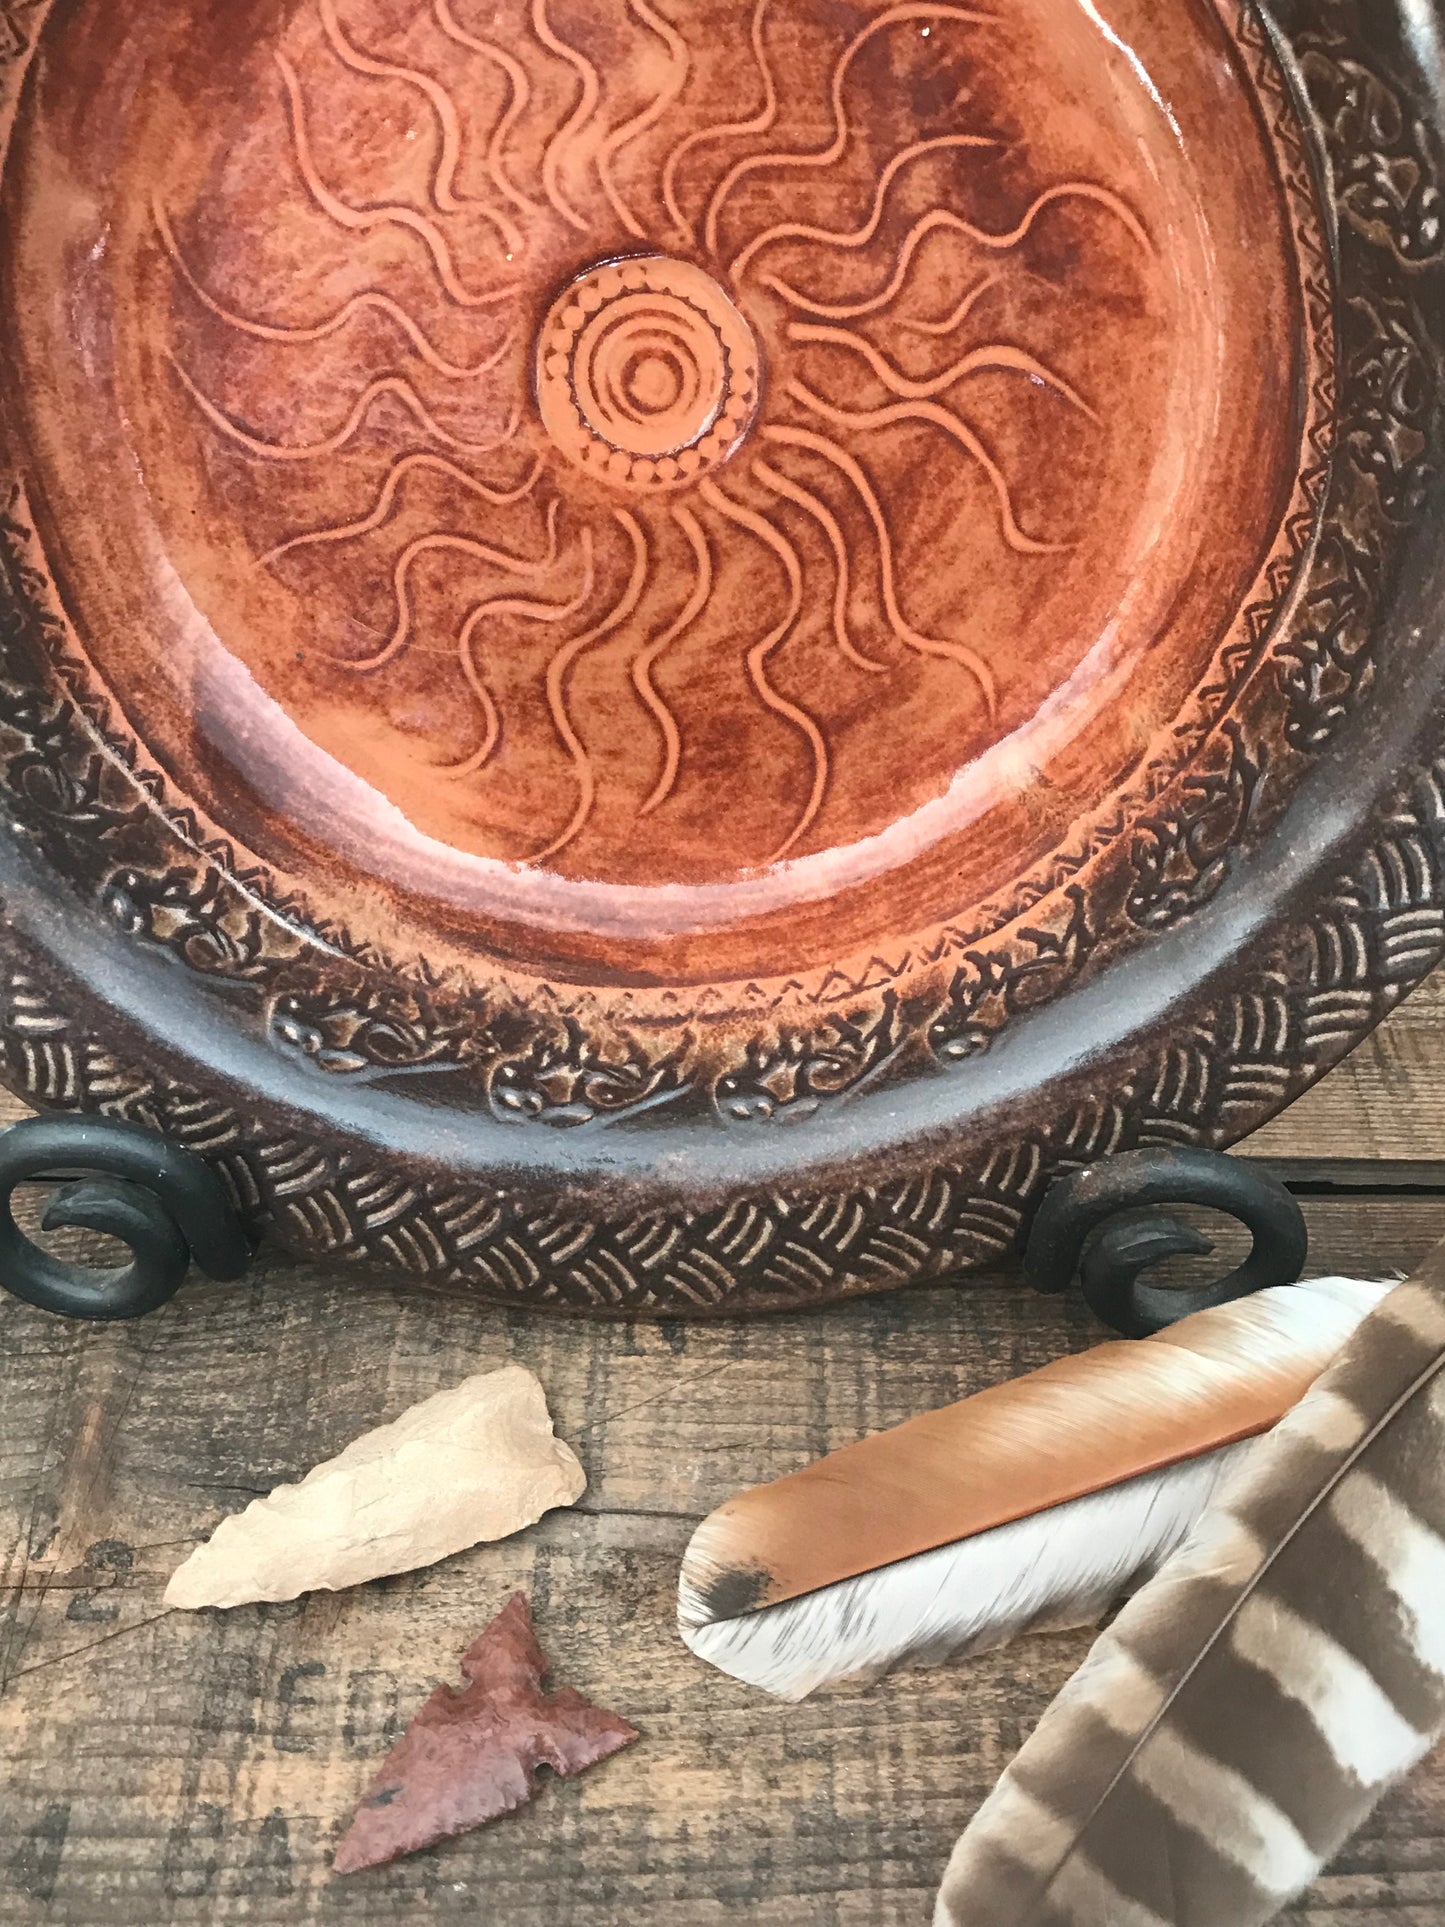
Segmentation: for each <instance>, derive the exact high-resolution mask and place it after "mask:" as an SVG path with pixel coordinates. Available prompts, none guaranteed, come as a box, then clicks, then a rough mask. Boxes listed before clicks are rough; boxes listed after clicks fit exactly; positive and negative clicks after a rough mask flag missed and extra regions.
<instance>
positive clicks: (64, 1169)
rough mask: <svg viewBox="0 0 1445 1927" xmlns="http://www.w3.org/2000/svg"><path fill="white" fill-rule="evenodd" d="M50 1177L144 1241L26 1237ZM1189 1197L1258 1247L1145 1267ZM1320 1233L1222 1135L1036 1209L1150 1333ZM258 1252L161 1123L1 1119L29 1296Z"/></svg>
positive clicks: (1251, 1280) (44, 1298)
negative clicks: (85, 1250)
mask: <svg viewBox="0 0 1445 1927" xmlns="http://www.w3.org/2000/svg"><path fill="white" fill-rule="evenodd" d="M77 1173H84V1174H85V1175H83V1176H77V1175H76V1174H77ZM47 1179H50V1180H64V1182H62V1183H61V1187H60V1189H59V1190H57V1191H56V1193H55V1195H54V1196H53V1197H52V1198H51V1200H50V1203H49V1206H48V1207H47V1209H46V1211H45V1214H44V1217H43V1219H42V1223H43V1225H44V1227H45V1229H46V1230H47V1231H51V1230H57V1229H60V1228H62V1227H77V1228H80V1229H84V1230H88V1231H100V1232H106V1233H108V1234H109V1235H111V1236H112V1237H115V1238H118V1239H120V1240H121V1242H122V1243H123V1244H125V1245H126V1246H128V1247H129V1250H130V1253H131V1256H130V1260H129V1262H128V1263H126V1264H123V1265H119V1266H115V1267H113V1268H111V1269H108V1270H102V1269H98V1268H95V1267H92V1266H86V1265H76V1264H70V1263H67V1262H66V1261H65V1260H63V1259H60V1258H57V1257H55V1256H53V1255H52V1254H51V1253H50V1252H48V1251H43V1250H42V1249H41V1248H40V1246H38V1245H36V1244H34V1243H33V1242H32V1241H31V1240H30V1239H29V1238H28V1237H26V1235H25V1233H24V1232H23V1231H22V1230H21V1229H20V1227H19V1225H18V1224H17V1223H16V1222H15V1216H14V1211H13V1200H14V1193H15V1191H16V1189H17V1188H18V1187H19V1186H20V1185H22V1184H31V1183H35V1182H37V1181H44V1180H47ZM1181 1204H1192V1205H1206V1206H1210V1207H1212V1208H1214V1209H1215V1210H1219V1211H1224V1212H1227V1213H1228V1214H1229V1215H1230V1216H1232V1217H1235V1218H1237V1219H1239V1220H1240V1221H1241V1222H1242V1223H1243V1224H1245V1225H1246V1226H1247V1227H1248V1229H1249V1230H1250V1232H1251V1233H1252V1235H1253V1246H1252V1248H1251V1250H1250V1253H1249V1256H1248V1257H1247V1258H1246V1259H1245V1260H1244V1262H1243V1263H1242V1264H1240V1265H1238V1266H1236V1268H1235V1269H1234V1270H1233V1271H1231V1272H1229V1273H1228V1274H1227V1275H1226V1276H1225V1277H1223V1278H1221V1279H1219V1280H1218V1281H1217V1282H1216V1283H1214V1284H1212V1285H1206V1286H1202V1287H1195V1288H1191V1289H1187V1290H1172V1289H1164V1288H1161V1287H1159V1286H1157V1285H1150V1284H1149V1283H1147V1282H1146V1281H1145V1280H1144V1279H1143V1277H1142V1275H1141V1274H1142V1273H1143V1272H1144V1271H1145V1270H1146V1269H1147V1268H1148V1267H1149V1266H1150V1265H1153V1264H1157V1263H1158V1262H1159V1261H1160V1260H1161V1259H1164V1258H1168V1257H1174V1256H1178V1255H1181V1254H1184V1253H1190V1254H1194V1255H1201V1256H1202V1255H1207V1254H1208V1253H1209V1252H1210V1251H1211V1250H1212V1249H1213V1246H1212V1244H1211V1243H1210V1241H1209V1239H1208V1238H1206V1237H1203V1236H1202V1235H1201V1234H1200V1233H1199V1232H1197V1231H1194V1230H1191V1229H1190V1228H1189V1227H1187V1226H1185V1225H1183V1224H1181V1223H1180V1222H1179V1221H1178V1220H1177V1219H1176V1218H1173V1217H1171V1216H1170V1215H1169V1213H1168V1211H1167V1209H1166V1208H1165V1207H1167V1206H1169V1205H1181ZM1307 1243H1308V1240H1307V1234H1306V1231H1305V1223H1304V1218H1303V1216H1302V1214H1301V1212H1300V1208H1299V1206H1298V1204H1296V1202H1295V1200H1294V1199H1293V1197H1291V1195H1290V1193H1289V1192H1288V1191H1287V1190H1286V1189H1285V1188H1284V1186H1283V1185H1282V1184H1280V1183H1279V1182H1278V1181H1277V1180H1276V1179H1274V1178H1271V1177H1269V1176H1267V1175H1266V1174H1265V1173H1264V1172H1262V1171H1259V1170H1257V1169H1256V1168H1254V1167H1252V1166H1250V1165H1248V1164H1245V1163H1242V1162H1240V1161H1239V1160H1237V1159H1234V1158H1230V1157H1226V1156H1225V1155H1224V1153H1222V1152H1219V1151H1199V1150H1167V1151H1127V1152H1123V1153H1121V1154H1120V1155H1118V1156H1116V1157H1111V1158H1105V1159H1102V1160H1101V1161H1100V1162H1099V1163H1097V1164H1092V1165H1089V1166H1087V1167H1086V1168H1085V1169H1084V1170H1082V1171H1077V1172H1074V1173H1073V1174H1071V1175H1070V1176H1068V1177H1064V1178H1060V1179H1059V1180H1057V1181H1056V1182H1055V1184H1054V1185H1053V1187H1052V1189H1051V1190H1050V1191H1049V1192H1048V1194H1047V1195H1046V1197H1045V1198H1044V1201H1043V1203H1042V1204H1041V1205H1040V1207H1039V1209H1038V1212H1037V1215H1036V1216H1035V1218H1034V1222H1033V1227H1032V1230H1031V1232H1030V1234H1029V1239H1028V1244H1027V1248H1026V1251H1025V1254H1024V1276H1025V1277H1026V1279H1027V1280H1028V1282H1029V1283H1030V1284H1031V1285H1033V1287H1034V1288H1035V1290H1037V1291H1041V1292H1050V1293H1058V1292H1063V1291H1067V1290H1068V1289H1069V1287H1070V1285H1071V1284H1072V1283H1073V1280H1074V1278H1075V1276H1077V1277H1078V1278H1079V1280H1080V1283H1081V1286H1082V1289H1083V1294H1084V1297H1085V1298H1086V1299H1087V1301H1088V1303H1089V1304H1090V1305H1091V1306H1092V1307H1093V1309H1094V1310H1095V1312H1097V1313H1098V1315H1099V1316H1100V1317H1101V1318H1102V1319H1103V1320H1104V1321H1105V1322H1106V1323H1107V1324H1110V1325H1112V1326H1113V1327H1114V1328H1115V1330H1116V1331H1120V1332H1122V1333H1124V1335H1125V1336H1126V1337H1131V1338H1136V1337H1142V1336H1144V1335H1145V1334H1147V1333H1149V1332H1155V1331H1159V1330H1162V1329H1163V1327H1164V1326H1166V1325H1170V1324H1173V1323H1174V1322H1175V1321H1176V1320H1177V1319H1179V1318H1182V1317H1184V1316H1186V1315H1187V1314H1188V1313H1190V1312H1193V1311H1200V1310H1203V1309H1204V1308H1205V1307H1207V1306H1211V1305H1221V1304H1225V1303H1227V1302H1228V1301H1229V1300H1231V1299H1234V1298H1242V1297H1244V1296H1246V1295H1247V1294H1248V1293H1250V1292H1253V1291H1259V1290H1261V1289H1263V1288H1264V1287H1265V1286H1267V1285H1280V1284H1291V1283H1293V1282H1294V1280H1295V1279H1297V1278H1298V1277H1299V1275H1300V1272H1301V1271H1302V1270H1303V1268H1304V1262H1305V1255H1306V1250H1307ZM251 1258H252V1245H251V1240H250V1239H249V1237H248V1236H247V1234H246V1231H245V1228H244V1226H243V1225H242V1223H241V1220H240V1217H239V1215H238V1214H237V1212H236V1209H235V1207H234V1205H233V1204H232V1202H231V1200H230V1198H229V1197H228V1196H227V1194H226V1191H225V1189H224V1187H223V1186H222V1184H221V1182H220V1179H219V1178H218V1177H217V1176H216V1174H215V1173H214V1172H213V1171H212V1170H211V1169H210V1167H209V1166H208V1165H206V1164H205V1163H204V1162H203V1161H202V1160H201V1159H200V1158H199V1157H197V1156H196V1155H195V1153H194V1152H192V1151H186V1150H183V1149H182V1148H181V1147H180V1146H179V1145H175V1144H172V1143H170V1142H169V1141H168V1140H167V1139H166V1138H164V1137H163V1136H161V1135H160V1133H159V1132H156V1131H152V1130H149V1129H147V1128H146V1127H145V1126H143V1125H139V1124H131V1123H127V1122H125V1121H123V1120H121V1119H117V1118H98V1117H80V1116H57V1117H37V1118H27V1119H25V1120H24V1121H23V1122H21V1123H19V1124H13V1125H11V1126H10V1127H9V1129H8V1130H4V1131H0V1288H3V1289H5V1290H8V1291H10V1292H13V1293H14V1295H15V1296H16V1297H17V1298H23V1299H24V1300H25V1301H26V1302H27V1303H29V1304H32V1305H37V1306H39V1307H41V1309H43V1310H45V1311H52V1312H57V1313H59V1314H60V1315H61V1316H62V1317H66V1318H84V1319H99V1320H110V1319H122V1318H140V1317H143V1316H144V1315H145V1314H146V1313H147V1312H151V1311H155V1310H157V1309H158V1308H159V1307H160V1306H161V1305H163V1304H165V1303H166V1302H167V1301H168V1300H169V1299H170V1298H172V1297H174V1296H175V1294H176V1292H177V1291H178V1290H179V1289H180V1287H181V1284H182V1281H183V1280H184V1278H185V1276H186V1273H187V1271H188V1270H189V1268H190V1266H191V1265H192V1264H195V1265H196V1266H197V1267H198V1268H199V1269H200V1270H201V1271H203V1272H205V1273H206V1275H207V1276H208V1277H211V1278H216V1279H231V1278H239V1277H241V1276H242V1274H243V1273H244V1272H245V1271H246V1270H247V1268H248V1267H249V1265H250V1263H251Z"/></svg>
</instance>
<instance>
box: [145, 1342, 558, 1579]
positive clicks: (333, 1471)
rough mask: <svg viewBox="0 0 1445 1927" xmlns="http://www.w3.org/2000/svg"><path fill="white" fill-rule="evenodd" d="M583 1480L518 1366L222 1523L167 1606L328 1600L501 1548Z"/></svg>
mask: <svg viewBox="0 0 1445 1927" xmlns="http://www.w3.org/2000/svg"><path fill="white" fill-rule="evenodd" d="M586 1486H587V1475H586V1473H585V1472H584V1471H583V1470H582V1467H581V1465H580V1463H579V1462H578V1459H577V1456H576V1454H575V1453H574V1452H573V1451H572V1449H571V1447H570V1446H568V1445H566V1444H564V1443H563V1441H562V1440H561V1439H559V1438H557V1437H556V1436H555V1434H554V1433H553V1430H552V1419H551V1415H550V1413H549V1412H548V1410H547V1398H546V1394H545V1393H544V1392H543V1390H542V1387H541V1385H540V1384H539V1383H538V1381H537V1380H536V1378H534V1377H533V1375H532V1373H531V1372H529V1371H527V1370H526V1369H525V1368H524V1367H523V1366H521V1365H506V1366H503V1368H502V1369H501V1370H500V1371H495V1372H484V1373H480V1374H478V1375H477V1376H476V1377H475V1378H469V1379H467V1380H465V1381H464V1382H463V1383H462V1384H460V1385H458V1386H456V1387H454V1388H453V1389H452V1390H451V1391H448V1392H438V1393H436V1395H435V1396H434V1397H432V1398H428V1399H425V1400H423V1402H422V1403H421V1404H420V1405H414V1406H413V1407H412V1408H411V1410H410V1411H409V1412H404V1413H403V1414H402V1416H401V1417H400V1418H399V1419H396V1420H395V1421H394V1422H393V1423H392V1424H390V1425H383V1426H380V1427H378V1429H377V1430H376V1431H374V1432H366V1433H364V1434H363V1435H362V1437H360V1438H359V1439H356V1440H354V1441H353V1443H352V1444H350V1445H348V1446H347V1447H346V1449H345V1451H344V1452H341V1453H339V1454H338V1456H337V1457H336V1458H334V1459H328V1460H327V1461H326V1462H325V1464H323V1465H318V1466H317V1467H316V1468H315V1470H314V1471H311V1472H309V1473H308V1474H307V1475H306V1477H305V1478H304V1479H302V1480H301V1482H300V1483H299V1484H298V1485H282V1486H278V1487H277V1488H276V1490H275V1491H274V1492H272V1493H270V1494H269V1495H268V1496H267V1497H266V1498H264V1499H256V1500H253V1502H252V1503H251V1504H250V1505H248V1506H247V1508H246V1510H245V1511H244V1512H242V1513H239V1514H237V1515H236V1516H235V1517H234V1518H230V1519H225V1520H223V1521H222V1522H221V1524H220V1525H219V1526H218V1527H217V1528H216V1530H215V1532H214V1533H213V1534H212V1536H211V1538H210V1539H209V1540H208V1541H207V1542H206V1543H205V1544H204V1545H201V1546H197V1548H196V1550H195V1551H194V1552H193V1553H192V1554H191V1555H190V1557H189V1558H188V1559H187V1560H186V1561H185V1563H184V1564H183V1565H181V1566H180V1567H179V1568H178V1569H177V1571H176V1572H175V1573H174V1574H173V1575H172V1577H171V1582H170V1584H169V1585H168V1586H167V1587H166V1592H165V1602H164V1603H165V1604H166V1605H167V1606H177V1607H180V1608H182V1609H185V1610H191V1609H194V1608H196V1607H200V1606H242V1605H246V1604H248V1603H249V1602H251V1601H253V1600H260V1599H295V1598H297V1597H298V1596H299V1595H300V1594H301V1593H303V1592H315V1591H321V1590H325V1591H333V1592H334V1591H339V1590H340V1589H341V1588H342V1587H345V1586H359V1585H361V1584H363V1583H364V1582H365V1581H366V1580H368V1579H378V1578H380V1577H381V1576H382V1575H383V1574H384V1573H390V1572H411V1571H413V1570H415V1569H416V1568H417V1567H418V1566H429V1565H431V1564H433V1562H434V1561H436V1560H438V1559H445V1558H447V1557H448V1555H449V1554H451V1553H454V1552H461V1551H463V1550H465V1548H466V1547H468V1546H474V1545H477V1544H478V1543H479V1542H480V1541H482V1540H484V1539H503V1538H506V1537H507V1535H508V1534H509V1533H513V1532H520V1531H521V1529H522V1527H523V1526H529V1525H531V1524H532V1523H533V1522H534V1521H535V1520H537V1519H540V1518H541V1516H542V1514H543V1513H544V1512H549V1511H551V1509H552V1508H553V1507H554V1506H562V1505H571V1504H572V1503H573V1502H574V1501H575V1500H576V1499H578V1498H580V1497H581V1495H582V1493H583V1492H584V1491H585V1490H586Z"/></svg>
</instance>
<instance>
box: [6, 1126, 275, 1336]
mask: <svg viewBox="0 0 1445 1927" xmlns="http://www.w3.org/2000/svg"><path fill="white" fill-rule="evenodd" d="M79 1173H84V1174H85V1175H83V1176H79V1175H78V1174H79ZM62 1178H64V1179H70V1180H73V1181H72V1182H68V1183H65V1184H63V1185H62V1186H61V1188H60V1190H58V1191H57V1192H56V1193H55V1196H54V1197H53V1198H52V1199H51V1200H50V1203H49V1205H48V1207H47V1209H46V1211H45V1213H44V1216H43V1217H42V1219H41V1223H42V1224H43V1225H44V1227H45V1229H46V1230H47V1231H54V1230H58V1229H60V1228H61V1227H69V1226H76V1227H79V1228H81V1229H83V1230H86V1231H103V1232H107V1233H108V1234H109V1235H110V1236H111V1237H113V1238H118V1239H120V1240H121V1242H122V1243H123V1244H125V1245H128V1246H129V1247H130V1253H131V1256H130V1261H129V1263H127V1264H124V1265H117V1266H114V1267H111V1268H109V1269H103V1268H100V1267H95V1266H87V1265H75V1264H69V1263H67V1262H66V1261H65V1260H64V1259H61V1258H57V1257H55V1256H53V1255H52V1254H51V1253H50V1252H48V1251H43V1250H41V1248H40V1246H39V1245H37V1244H35V1243H33V1242H32V1241H31V1239H29V1238H27V1237H26V1235H25V1233H24V1232H23V1231H22V1230H21V1229H20V1227H19V1225H18V1224H16V1222H15V1214H14V1210H13V1198H14V1193H15V1190H16V1187H17V1186H18V1185H22V1184H32V1183H36V1182H38V1181H43V1180H45V1179H62ZM251 1256H252V1252H251V1243H250V1240H249V1239H248V1238H247V1236H246V1233H245V1231H244V1229H243V1228H242V1225H241V1221H240V1218H239V1217H238V1216H237V1214H236V1211H235V1207H234V1206H233V1205H232V1203H231V1201H230V1199H229V1198H228V1197H227V1195H226V1193H225V1190H224V1188H223V1187H222V1185H221V1182H220V1179H219V1178H217V1176H216V1174H215V1173H214V1172H213V1171H212V1170H211V1169H210V1168H209V1166H207V1165H206V1164H204V1163H203V1162H202V1161H201V1159H200V1158H198V1157H197V1156H196V1155H195V1153H194V1152H192V1151H184V1150H182V1149H181V1148H180V1147H179V1146H178V1145H175V1144H171V1143H169V1142H167V1140H166V1139H165V1138H163V1137H161V1136H159V1135H158V1134H157V1133H156V1132H154V1131H149V1130H146V1129H145V1128H144V1127H143V1126H142V1125H139V1124H127V1123H124V1122H122V1121H121V1120H119V1119H115V1118H89V1117H86V1118H80V1117H37V1118H27V1119H25V1120H24V1121H23V1122H22V1123H19V1124H12V1125H11V1126H10V1128H9V1129H8V1130H6V1131H3V1132H0V1286H3V1287H4V1289H5V1290H7V1291H10V1292H13V1293H14V1295H15V1296H16V1297H17V1298H23V1299H24V1300H25V1301H26V1303H27V1304H31V1305H38V1306H40V1307H41V1309H42V1310H44V1311H53V1312H58V1313H59V1314H60V1315H61V1316H62V1317H64V1318H91V1319H116V1318H140V1317H143V1316H144V1314H145V1313H146V1312H149V1311H155V1310H156V1309H157V1307H159V1306H161V1305H163V1304H165V1303H166V1301H167V1299H169V1298H172V1297H174V1296H175V1294H176V1292H177V1291H179V1289H180V1287H181V1281H182V1280H183V1279H184V1277H185V1275H186V1272H187V1271H188V1270H189V1268H190V1266H191V1264H192V1263H193V1262H194V1263H195V1264H196V1265H198V1266H199V1267H200V1269H201V1270H202V1271H204V1272H205V1273H206V1274H207V1276H208V1277H211V1278H239V1277H240V1276H241V1274H242V1272H244V1271H245V1269H246V1267H247V1266H248V1265H249V1264H250V1262H251Z"/></svg>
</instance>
